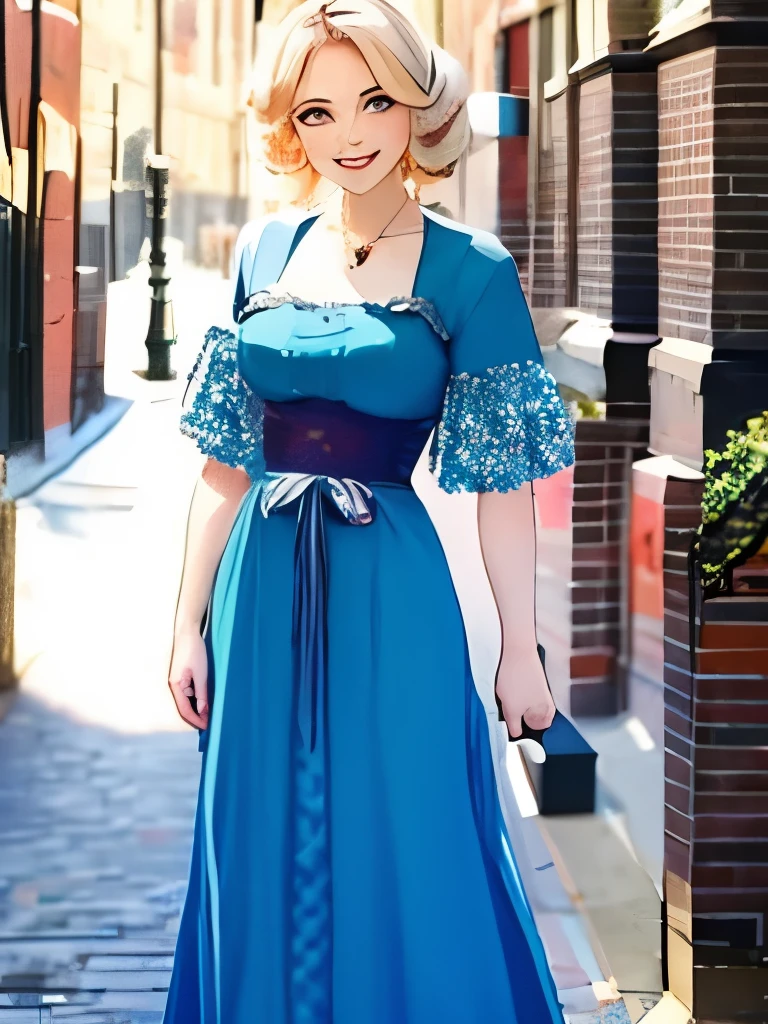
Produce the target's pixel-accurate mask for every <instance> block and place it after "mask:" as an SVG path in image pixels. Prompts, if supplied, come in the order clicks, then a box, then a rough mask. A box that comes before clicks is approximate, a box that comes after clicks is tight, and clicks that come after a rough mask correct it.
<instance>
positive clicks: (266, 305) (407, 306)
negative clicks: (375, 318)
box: [237, 289, 450, 341]
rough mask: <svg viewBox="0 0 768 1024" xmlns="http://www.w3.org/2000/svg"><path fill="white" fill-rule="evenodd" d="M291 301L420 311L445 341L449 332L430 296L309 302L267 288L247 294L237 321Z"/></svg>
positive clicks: (303, 305)
mask: <svg viewBox="0 0 768 1024" xmlns="http://www.w3.org/2000/svg"><path fill="white" fill-rule="evenodd" d="M286 304H290V305H292V306H294V307H295V308H296V309H301V310H309V311H310V312H311V311H314V310H316V309H350V308H352V309H354V308H361V309H372V310H378V311H380V312H392V313H401V312H406V311H408V310H410V311H411V312H414V313H419V314H420V315H421V316H423V317H424V319H425V320H426V321H427V322H428V323H429V324H430V326H431V327H432V328H433V330H434V331H435V332H436V333H437V334H439V335H440V337H441V338H442V339H443V341H448V340H449V339H450V335H449V334H448V331H447V330H446V329H445V325H444V323H443V321H442V319H441V317H440V314H439V313H438V312H437V310H436V309H435V306H434V305H433V303H431V302H430V301H429V299H423V298H420V297H418V296H413V295H410V296H397V297H395V298H392V299H389V301H388V302H386V303H384V304H383V305H382V303H380V302H367V301H365V300H363V299H361V300H360V301H359V302H310V301H309V300H308V299H302V298H299V297H298V296H296V295H291V294H290V292H285V293H284V294H281V295H273V294H272V292H270V291H267V289H262V290H261V291H258V292H254V294H253V295H250V296H249V297H248V298H247V299H246V301H245V303H244V304H243V306H242V307H241V308H240V311H239V312H238V314H237V322H238V324H242V323H244V322H245V321H246V320H248V319H249V318H250V317H251V316H253V315H254V314H255V313H258V312H260V311H261V310H263V309H275V308H276V307H278V306H283V305H286Z"/></svg>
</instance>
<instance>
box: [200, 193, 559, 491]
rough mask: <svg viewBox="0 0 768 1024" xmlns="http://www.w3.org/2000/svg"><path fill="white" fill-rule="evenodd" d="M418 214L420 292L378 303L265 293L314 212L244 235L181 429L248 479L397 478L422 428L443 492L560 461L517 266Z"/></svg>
mask: <svg viewBox="0 0 768 1024" xmlns="http://www.w3.org/2000/svg"><path fill="white" fill-rule="evenodd" d="M424 213H425V225H424V226H425V239H424V246H423V250H422V255H421V259H420V262H419V271H418V274H417V277H416V286H415V287H417V288H418V289H419V290H421V289H422V288H423V289H424V290H428V292H429V294H428V295H423V294H422V295H417V296H414V297H406V298H396V299H392V300H391V301H390V302H389V303H387V304H386V305H380V304H377V303H370V302H360V303H357V304H356V303H337V302H330V301H329V302H327V303H324V304H315V303H310V302H305V301H303V300H301V299H299V298H296V297H293V296H291V295H288V294H283V295H281V294H275V287H274V285H273V282H274V281H276V280H278V279H279V277H280V273H281V271H282V269H283V267H284V265H285V263H286V261H287V259H288V258H289V257H290V253H291V252H292V251H293V249H294V248H295V246H296V244H298V242H297V238H299V240H300V236H301V235H302V232H304V233H305V232H306V230H308V228H309V227H311V224H312V222H313V221H314V219H315V217H314V216H313V217H309V218H305V219H304V220H303V221H300V222H299V224H298V225H297V224H295V223H288V224H287V223H286V222H285V221H283V220H280V219H279V218H278V219H275V220H269V219H268V220H267V221H266V222H264V223H261V224H260V225H259V226H258V230H256V231H254V229H253V228H252V227H251V228H247V229H244V235H245V238H244V240H243V239H241V243H240V245H239V252H240V259H239V266H240V272H239V277H238V282H237V288H236V302H235V311H236V316H237V320H238V324H237V326H235V325H234V324H233V325H232V326H231V327H230V328H212V329H211V330H210V331H209V332H208V335H207V336H206V342H205V345H204V347H203V352H201V356H200V358H199V359H198V361H197V363H196V364H195V367H194V368H193V371H192V373H191V374H190V378H191V379H193V380H194V381H195V382H196V391H195V394H194V396H193V399H192V401H191V402H190V403H188V405H187V408H186V410H185V412H184V414H183V416H182V423H181V427H182V430H183V431H184V432H185V433H187V434H188V435H190V436H192V437H194V438H195V439H196V440H197V442H198V445H199V446H200V448H201V449H202V450H203V451H204V452H205V453H206V454H208V455H211V456H213V457H215V458H217V459H218V460H219V461H222V462H225V463H227V464H229V465H233V466H238V465H242V466H244V467H245V468H246V469H247V470H248V472H249V473H250V474H251V476H252V477H253V478H254V479H257V478H258V477H259V476H260V475H261V474H263V473H264V472H265V471H272V470H275V469H276V470H279V471H289V472H290V471H294V470H296V471H298V470H299V469H300V467H303V468H301V471H304V472H317V473H324V472H326V470H327V471H328V473H331V472H333V473H334V474H341V475H344V469H345V468H346V467H348V468H349V469H350V470H351V469H352V468H354V469H355V470H356V472H357V474H358V479H363V478H365V479H367V480H369V481H372V480H376V479H379V480H388V479H394V480H398V481H400V480H404V479H405V480H407V479H408V477H409V476H410V473H411V472H412V470H413V468H414V466H415V464H416V461H417V460H418V457H419V455H420V452H421V450H423V447H424V444H425V443H426V441H427V439H428V437H429V434H430V433H431V432H432V431H433V429H434V431H435V432H434V437H433V443H432V446H431V449H430V460H429V461H430V469H431V470H432V472H433V473H434V474H435V475H436V477H437V479H438V482H439V483H440V486H441V487H443V488H444V489H445V490H449V491H458V490H469V491H483V490H509V489H511V488H517V487H519V486H520V485H521V484H522V483H523V482H524V481H526V480H533V479H536V478H541V477H545V476H549V475H551V474H552V473H554V472H556V471H557V470H559V469H562V468H564V467H565V466H568V465H571V464H572V462H573V458H574V452H573V421H572V419H571V417H570V416H569V414H568V411H567V410H566V407H565V405H564V403H563V400H562V398H561V397H560V394H559V391H558V388H557V384H556V381H555V380H554V378H553V377H552V376H551V374H550V373H549V371H548V370H547V369H546V367H545V365H544V362H543V359H542V355H541V350H540V348H539V345H538V342H537V340H536V336H535V334H534V332H533V327H532V324H531V319H530V314H529V313H528V309H527V305H526V303H525V299H524V297H523V294H522V289H521V287H520V282H519V279H518V276H517V271H516V268H515V265H514V262H513V261H512V259H511V257H510V256H509V255H508V253H506V251H505V250H504V249H503V248H502V247H501V246H500V244H499V243H498V241H497V240H496V239H495V238H493V236H490V235H486V234H485V233H482V232H479V233H474V234H473V233H469V232H468V230H467V229H463V228H461V227H460V226H454V225H452V224H451V223H450V222H447V221H443V219H442V218H437V217H436V215H433V214H429V215H427V214H428V211H424ZM315 216H317V215H315ZM267 284H269V285H271V286H272V287H271V288H270V289H269V290H267V288H266V287H265V286H266V285H267ZM256 285H258V287H256ZM278 287H279V286H278ZM235 332H237V333H235ZM366 467H367V472H366ZM346 475H350V474H349V473H347V474H346Z"/></svg>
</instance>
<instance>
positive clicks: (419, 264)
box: [261, 203, 431, 311]
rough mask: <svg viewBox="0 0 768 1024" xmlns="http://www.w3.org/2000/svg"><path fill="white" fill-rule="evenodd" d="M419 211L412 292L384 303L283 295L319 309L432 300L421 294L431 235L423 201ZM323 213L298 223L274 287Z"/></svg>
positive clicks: (379, 306)
mask: <svg viewBox="0 0 768 1024" xmlns="http://www.w3.org/2000/svg"><path fill="white" fill-rule="evenodd" d="M419 212H420V214H421V223H422V238H421V250H420V251H419V258H418V260H417V261H416V271H415V273H414V277H413V285H412V287H411V294H410V295H393V296H390V298H389V299H387V301H386V302H384V303H381V302H370V301H369V300H368V299H361V300H360V301H359V302H352V301H350V302H339V301H334V300H328V301H327V302H310V300H308V299H304V298H303V297H302V296H300V295H292V294H290V293H287V292H283V296H284V297H285V298H287V299H288V300H289V301H290V302H301V303H304V304H306V305H308V306H315V307H317V308H318V309H319V308H323V307H328V306H334V307H339V308H341V307H346V308H348V309H351V308H361V309H378V310H382V311H386V310H388V309H390V308H391V306H392V305H393V304H396V303H398V302H408V301H413V300H415V299H421V300H422V301H425V302H429V301H430V300H428V299H426V298H424V297H423V296H420V295H419V287H420V282H421V279H422V277H423V270H424V263H425V259H424V257H425V254H426V250H427V238H428V235H429V217H427V216H426V214H425V213H424V208H423V207H422V205H421V203H419ZM323 213H325V211H324V210H321V211H320V212H319V213H315V214H310V215H309V216H308V217H307V218H306V219H305V220H302V221H300V222H299V224H298V226H297V228H296V232H295V233H294V236H293V238H292V239H291V244H290V246H289V247H288V252H287V254H286V257H285V259H284V261H283V265H282V267H281V268H280V273H279V274H278V275H277V280H276V281H275V283H274V287H275V288H277V286H278V285H279V284H280V281H281V279H282V277H283V274H284V273H285V270H286V268H287V266H288V264H289V263H290V262H291V257H292V256H293V254H294V253H295V252H296V250H297V249H298V247H299V245H300V244H301V242H302V241H303V240H304V238H306V236H307V235H308V234H309V232H310V230H311V229H312V226H313V225H314V224H316V223H317V221H318V220H319V219H320V217H322V216H323ZM261 290H262V291H266V290H267V289H261ZM268 294H272V293H268ZM275 297H276V298H279V297H280V295H279V293H277V294H275ZM430 304H431V303H430Z"/></svg>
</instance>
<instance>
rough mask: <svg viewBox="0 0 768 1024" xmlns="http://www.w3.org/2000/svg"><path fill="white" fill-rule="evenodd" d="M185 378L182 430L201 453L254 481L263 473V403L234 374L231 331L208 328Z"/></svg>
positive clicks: (234, 343) (234, 360)
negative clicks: (241, 470)
mask: <svg viewBox="0 0 768 1024" xmlns="http://www.w3.org/2000/svg"><path fill="white" fill-rule="evenodd" d="M188 380H189V385H188V391H187V393H186V394H185V398H184V402H183V412H182V415H181V421H180V429H181V432H182V433H183V434H186V435H187V437H191V438H192V439H193V440H194V441H196V442H197V446H198V448H199V449H200V451H202V452H203V453H204V454H205V455H210V456H211V457H212V458H214V459H216V460H217V461H218V462H223V463H224V464H225V465H227V466H232V467H235V468H236V467H239V466H242V467H243V468H244V469H246V470H247V472H248V474H249V476H250V477H251V478H252V479H257V478H258V477H259V476H260V475H261V474H262V473H263V471H264V454H263V440H264V434H263V423H264V403H263V402H262V400H261V399H260V398H259V397H258V396H257V395H255V394H253V392H252V391H251V389H250V388H249V387H248V385H247V384H246V382H245V380H244V379H243V378H242V377H241V375H240V373H239V372H238V368H237V338H236V337H235V335H234V334H233V332H232V331H230V330H225V329H223V328H221V327H211V328H210V329H209V330H208V332H207V334H206V335H205V341H204V343H203V347H202V350H201V352H200V355H199V356H198V358H197V361H196V362H195V365H194V366H193V368H192V371H191V373H189V375H188ZM190 392H191V394H190Z"/></svg>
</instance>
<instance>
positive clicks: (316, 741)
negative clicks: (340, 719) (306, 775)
mask: <svg viewBox="0 0 768 1024" xmlns="http://www.w3.org/2000/svg"><path fill="white" fill-rule="evenodd" d="M296 503H298V521H297V524H296V543H295V546H294V580H293V621H292V648H293V684H294V688H295V692H296V701H297V712H298V726H299V733H300V735H301V739H302V742H303V745H304V747H305V748H306V749H307V750H308V751H309V752H310V753H314V752H315V751H316V748H317V747H318V746H319V747H320V752H321V753H322V748H323V747H324V739H325V708H326V702H327V677H328V631H327V618H326V616H327V606H328V572H327V552H326V544H325V523H324V518H323V516H324V506H325V505H328V506H330V507H331V509H332V510H334V511H335V512H336V513H338V515H339V516H340V517H341V519H342V520H343V521H344V522H346V523H349V524H350V525H351V526H367V525H369V524H370V523H372V522H373V519H374V516H375V512H376V501H375V499H374V497H373V492H372V491H371V490H370V489H369V488H368V487H366V486H365V485H364V484H361V483H359V482H358V481H356V480H350V479H349V478H346V477H345V478H343V479H336V478H335V477H329V476H321V475H316V474H312V473H267V480H266V482H265V483H264V484H263V486H262V491H261V498H260V507H261V511H262V514H263V515H264V516H265V517H267V516H269V515H270V514H271V513H272V512H275V511H278V510H281V509H286V508H288V507H291V506H294V505H295V504H296Z"/></svg>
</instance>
